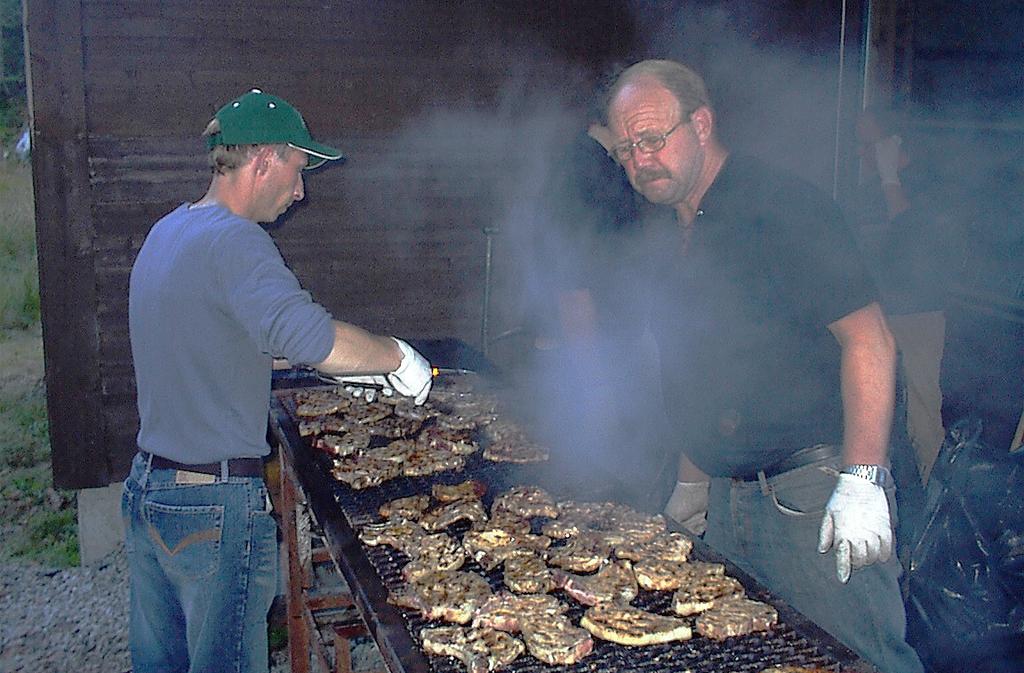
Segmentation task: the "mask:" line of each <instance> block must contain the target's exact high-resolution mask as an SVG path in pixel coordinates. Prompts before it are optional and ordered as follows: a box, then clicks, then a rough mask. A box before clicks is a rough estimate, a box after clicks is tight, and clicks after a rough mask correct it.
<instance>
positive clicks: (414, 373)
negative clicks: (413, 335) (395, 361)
mask: <svg viewBox="0 0 1024 673" xmlns="http://www.w3.org/2000/svg"><path fill="white" fill-rule="evenodd" d="M392 338H393V339H394V337H392ZM395 343H397V344H398V348H399V349H400V350H401V351H402V363H401V364H400V365H398V369H396V370H395V371H393V372H391V373H390V374H388V376H387V380H388V381H389V382H390V383H391V385H392V387H394V389H395V390H397V391H398V392H399V393H401V394H402V395H407V396H409V397H412V398H415V401H416V404H423V403H424V402H426V401H427V395H428V394H430V386H431V384H432V383H433V382H434V376H433V373H432V372H431V371H430V363H429V362H427V360H426V358H424V357H423V356H422V355H420V354H419V353H418V352H417V351H416V349H415V348H413V347H412V346H410V345H409V344H407V343H405V342H404V341H402V340H401V339H395Z"/></svg>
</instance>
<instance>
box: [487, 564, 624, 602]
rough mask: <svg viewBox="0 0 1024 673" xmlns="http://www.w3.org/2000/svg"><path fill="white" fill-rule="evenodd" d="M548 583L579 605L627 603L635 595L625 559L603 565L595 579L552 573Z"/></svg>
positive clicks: (585, 576) (563, 572) (561, 571)
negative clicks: (552, 582)
mask: <svg viewBox="0 0 1024 673" xmlns="http://www.w3.org/2000/svg"><path fill="white" fill-rule="evenodd" d="M506 566H507V562H506ZM552 579H553V580H554V583H555V586H557V587H558V588H560V589H561V590H562V591H564V592H565V593H567V594H569V595H570V596H572V597H573V598H575V599H576V600H577V601H578V602H580V603H582V604H583V605H597V604H598V603H607V602H609V601H621V602H623V603H629V602H630V601H631V600H633V599H634V598H636V595H637V593H638V592H639V589H638V588H637V584H636V577H634V576H633V565H632V563H630V562H629V561H627V560H625V559H620V560H618V561H614V562H612V563H608V564H606V565H605V566H604V567H603V568H601V569H600V570H599V571H597V574H596V575H574V574H573V573H567V572H565V571H563V570H556V571H554V572H553V573H552Z"/></svg>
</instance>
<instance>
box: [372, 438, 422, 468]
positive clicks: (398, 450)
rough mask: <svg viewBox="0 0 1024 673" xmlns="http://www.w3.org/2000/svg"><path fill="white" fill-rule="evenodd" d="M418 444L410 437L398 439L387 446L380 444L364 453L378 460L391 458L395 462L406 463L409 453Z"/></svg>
mask: <svg viewBox="0 0 1024 673" xmlns="http://www.w3.org/2000/svg"><path fill="white" fill-rule="evenodd" d="M415 448H416V445H415V444H414V443H413V442H412V441H411V440H408V439H396V440H395V441H393V442H390V443H388V444H386V445H385V446H378V447H377V448H374V449H367V450H366V451H365V452H364V453H365V455H366V456H368V457H370V458H376V459H378V460H390V461H391V462H393V463H404V462H405V459H406V458H408V457H409V454H410V453H412V452H413V450H414V449H415Z"/></svg>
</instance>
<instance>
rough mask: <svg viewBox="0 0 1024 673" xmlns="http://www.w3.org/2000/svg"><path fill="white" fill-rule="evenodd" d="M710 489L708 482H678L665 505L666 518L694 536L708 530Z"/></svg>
mask: <svg viewBox="0 0 1024 673" xmlns="http://www.w3.org/2000/svg"><path fill="white" fill-rule="evenodd" d="M708 488H709V484H708V482H706V481H695V482H689V481H677V482H676V487H675V488H674V489H672V495H671V497H669V499H668V502H667V503H665V516H667V517H669V518H670V519H672V520H673V521H675V522H676V523H678V524H679V525H680V526H682V527H683V528H685V529H686V530H688V531H690V532H691V533H693V534H694V535H701V534H702V533H703V532H704V530H705V529H706V528H707V514H708Z"/></svg>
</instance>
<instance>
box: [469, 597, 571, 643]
mask: <svg viewBox="0 0 1024 673" xmlns="http://www.w3.org/2000/svg"><path fill="white" fill-rule="evenodd" d="M568 609H569V606H568V605H566V604H565V603H563V602H561V601H560V600H558V599H557V598H555V597H554V596H551V595H549V594H524V595H517V594H511V593H509V592H507V591H501V592H498V593H496V594H494V595H493V596H491V597H490V598H489V599H487V602H486V603H484V604H483V605H482V606H481V607H480V609H479V610H478V611H477V613H476V615H475V616H474V617H473V626H488V627H490V628H492V629H498V630H499V631H508V632H510V633H515V632H516V631H519V628H520V625H521V623H522V622H523V620H525V619H529V620H537V621H543V620H546V619H551V618H553V617H557V616H559V615H562V614H565V611H566V610H568Z"/></svg>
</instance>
